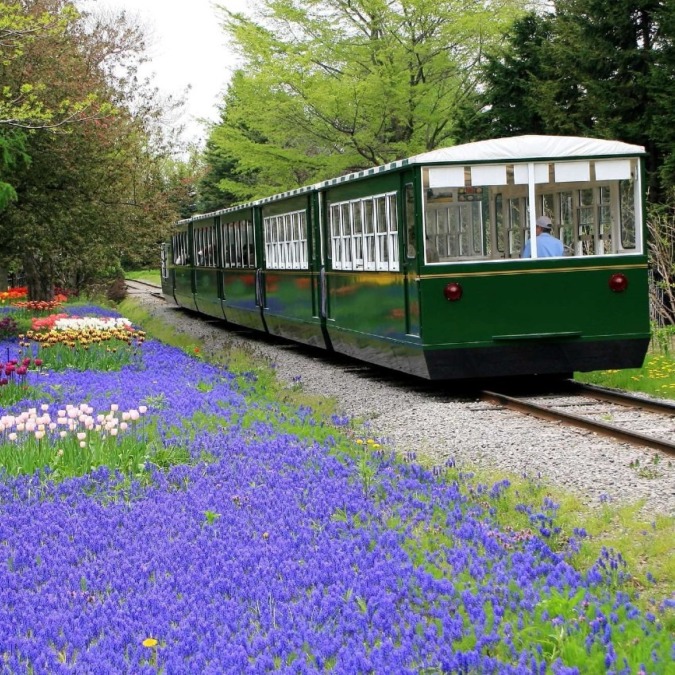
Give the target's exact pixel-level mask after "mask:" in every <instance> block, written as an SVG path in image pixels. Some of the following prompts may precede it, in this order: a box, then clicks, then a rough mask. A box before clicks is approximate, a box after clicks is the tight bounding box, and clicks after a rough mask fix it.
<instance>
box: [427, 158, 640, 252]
mask: <svg viewBox="0 0 675 675" xmlns="http://www.w3.org/2000/svg"><path fill="white" fill-rule="evenodd" d="M637 175H638V160H637V159H631V158H619V159H598V160H594V161H593V160H573V161H551V162H545V161H542V162H527V163H525V162H523V163H514V164H490V165H475V166H454V165H453V166H433V167H426V168H423V170H422V183H423V187H424V190H423V200H424V239H425V262H426V263H427V264H434V263H444V262H445V263H447V262H459V261H462V260H468V259H473V260H476V259H481V258H482V259H486V260H489V259H495V258H503V259H513V258H519V257H520V256H521V255H522V250H523V248H524V246H525V244H526V242H527V241H528V239H529V237H530V231H531V227H530V222H531V218H532V217H533V215H532V214H533V212H534V213H535V214H536V217H539V216H541V215H546V216H548V217H549V218H550V219H551V220H552V222H553V229H552V232H551V234H552V235H553V236H554V237H557V238H558V239H560V241H561V242H562V243H563V255H565V256H570V257H587V256H601V255H618V254H623V253H630V252H638V251H639V248H640V246H641V245H642V243H641V241H640V238H639V233H640V227H639V217H640V216H639V214H637V213H636V210H635V206H634V205H635V204H636V203H638V200H639V194H638V192H639V189H640V188H639V185H638V181H637V179H636V176H637ZM532 196H534V200H535V201H534V208H532V207H531V206H530V199H531V197H532Z"/></svg>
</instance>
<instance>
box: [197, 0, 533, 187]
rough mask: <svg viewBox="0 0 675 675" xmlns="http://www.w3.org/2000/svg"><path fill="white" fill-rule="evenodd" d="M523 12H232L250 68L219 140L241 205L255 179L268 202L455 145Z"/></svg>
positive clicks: (235, 87) (350, 5) (334, 2)
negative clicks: (500, 44)
mask: <svg viewBox="0 0 675 675" xmlns="http://www.w3.org/2000/svg"><path fill="white" fill-rule="evenodd" d="M520 6H521V2H520V0H502V2H500V3H491V4H490V5H489V6H486V5H484V4H483V3H478V2H475V0H458V1H452V2H450V1H449V0H440V1H439V2H433V3H432V2H430V1H429V0H390V1H388V2H387V1H384V0H330V1H329V2H325V1H323V0H322V1H319V0H309V1H308V0H302V1H301V0H262V2H261V6H260V18H259V19H258V20H253V19H249V18H247V17H246V16H244V15H242V14H236V13H233V12H229V11H227V10H226V9H223V13H224V16H225V29H226V31H227V33H228V35H229V36H230V38H231V40H232V41H233V42H234V44H235V45H237V47H238V48H239V51H240V54H241V57H242V60H243V65H242V69H241V72H240V73H239V74H238V76H237V77H236V78H235V79H234V80H233V83H232V85H231V87H230V91H229V92H228V97H227V99H226V101H225V105H224V111H223V120H222V123H221V124H220V125H217V126H216V127H215V128H214V130H213V132H212V134H211V138H210V140H211V142H212V147H213V149H214V151H215V152H218V153H220V154H221V155H222V157H223V158H225V160H226V161H231V162H232V166H233V170H234V174H233V176H232V177H231V178H229V179H225V180H224V181H223V182H222V185H221V187H222V188H223V189H224V190H226V191H229V192H231V193H233V194H235V195H238V189H237V188H238V186H237V183H244V186H247V182H248V181H250V179H251V178H254V183H253V187H252V189H249V190H248V192H249V194H250V195H251V196H262V195H264V194H270V193H271V192H276V191H279V190H281V189H287V188H291V187H297V186H299V185H302V184H306V183H308V182H312V181H314V180H319V179H321V178H327V177H330V176H333V175H337V174H339V173H342V172H345V171H350V170H354V169H359V168H364V167H369V166H374V165H378V164H384V163H387V162H389V161H392V160H395V159H399V158H402V157H404V156H408V155H412V154H416V153H418V152H423V151H426V150H430V149H433V148H435V147H438V146H440V145H444V144H449V143H452V142H453V140H454V136H455V126H454V120H455V117H456V113H457V110H458V108H459V107H460V106H461V105H462V104H463V101H464V99H465V98H466V97H467V96H470V95H471V93H472V92H473V90H474V88H475V86H476V72H475V65H476V64H477V62H478V61H479V60H480V57H481V53H482V50H483V48H484V47H485V45H486V44H490V43H491V42H492V41H493V40H494V39H496V37H497V36H498V35H499V32H500V29H501V28H503V27H505V26H506V25H507V23H508V22H509V21H510V20H511V19H512V17H513V16H514V15H515V14H516V13H517V12H519V11H520ZM240 178H241V180H240ZM249 187H250V186H249ZM243 192H247V190H246V189H244V190H243Z"/></svg>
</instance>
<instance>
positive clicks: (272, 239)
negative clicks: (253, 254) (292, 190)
mask: <svg viewBox="0 0 675 675" xmlns="http://www.w3.org/2000/svg"><path fill="white" fill-rule="evenodd" d="M263 231H264V233H265V254H266V263H267V267H268V269H281V270H284V269H307V268H308V256H307V215H306V213H305V211H304V210H302V211H292V212H289V213H284V214H282V215H275V216H267V217H265V218H263ZM332 237H333V232H331V238H332ZM247 246H248V248H249V250H251V251H254V250H255V246H253V245H252V243H251V242H247Z"/></svg>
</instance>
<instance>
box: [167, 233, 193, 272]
mask: <svg viewBox="0 0 675 675" xmlns="http://www.w3.org/2000/svg"><path fill="white" fill-rule="evenodd" d="M188 242H189V240H188V233H187V231H183V232H177V233H176V234H174V235H173V237H172V238H171V248H172V250H173V264H174V265H189V264H190V254H189V250H190V249H189V245H188Z"/></svg>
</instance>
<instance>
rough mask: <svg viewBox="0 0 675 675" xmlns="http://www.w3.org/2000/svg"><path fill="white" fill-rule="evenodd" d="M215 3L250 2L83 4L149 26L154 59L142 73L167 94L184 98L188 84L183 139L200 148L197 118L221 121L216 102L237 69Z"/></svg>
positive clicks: (83, 0) (106, 0)
mask: <svg viewBox="0 0 675 675" xmlns="http://www.w3.org/2000/svg"><path fill="white" fill-rule="evenodd" d="M216 4H218V5H221V6H223V7H227V9H229V10H231V11H242V10H244V9H245V7H246V4H247V2H246V0H217V2H214V0H189V1H188V2H177V1H176V0H80V2H78V5H79V6H81V7H82V8H86V9H89V10H94V11H95V10H96V9H97V8H103V7H110V8H112V9H118V10H125V11H126V12H127V14H128V15H130V16H134V17H138V19H139V22H140V24H141V25H142V26H144V27H145V28H146V31H145V32H146V34H147V36H148V40H147V42H148V56H149V57H150V59H151V61H150V63H149V64H148V66H147V67H146V71H144V73H143V74H145V75H152V78H153V81H154V84H155V85H156V86H157V87H158V88H159V90H160V91H161V92H162V93H164V94H171V95H174V96H175V97H180V95H181V94H182V92H183V91H184V90H185V88H186V87H187V86H188V85H191V89H190V91H189V92H188V93H187V100H186V101H185V102H186V114H185V116H184V117H183V119H182V120H181V122H182V123H183V124H185V126H186V134H185V139H186V140H191V141H193V142H197V143H199V144H200V145H201V144H203V141H204V140H205V138H206V133H207V132H206V131H205V129H204V125H203V124H200V123H199V121H198V120H199V119H207V120H210V121H212V122H215V121H217V120H218V108H217V106H218V104H219V103H220V102H221V101H222V99H223V94H224V93H225V90H226V88H227V83H228V82H229V79H230V77H231V74H232V71H233V70H234V66H235V63H236V62H235V57H234V54H233V53H232V51H231V50H230V49H229V48H228V46H227V44H226V41H227V37H226V35H225V32H224V31H223V29H222V28H221V26H220V24H221V19H220V13H219V12H218V11H217V10H216Z"/></svg>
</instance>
